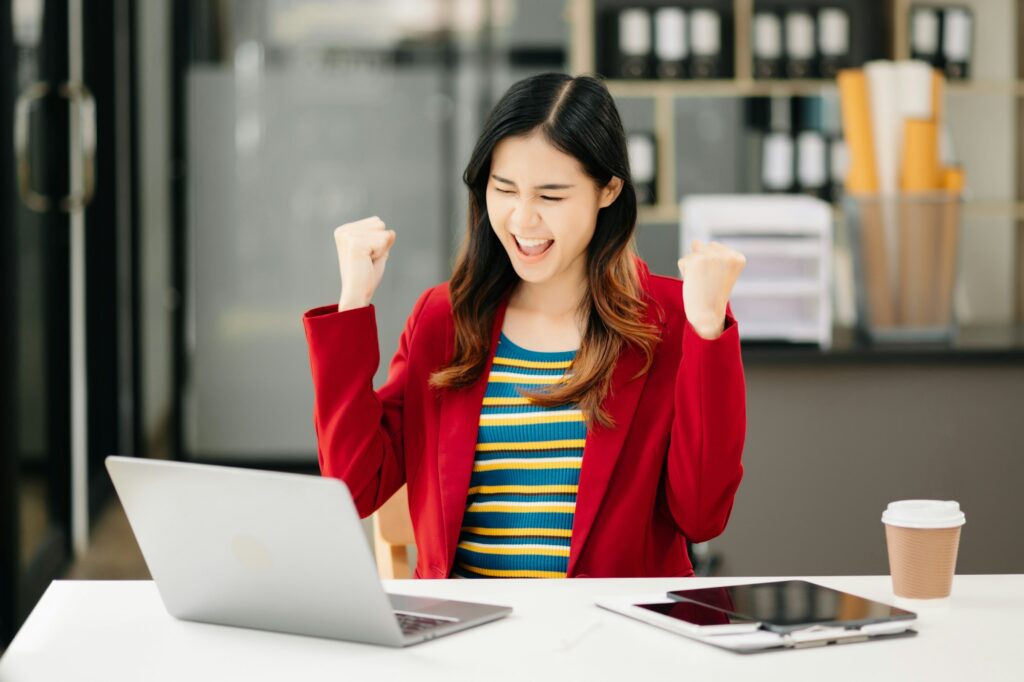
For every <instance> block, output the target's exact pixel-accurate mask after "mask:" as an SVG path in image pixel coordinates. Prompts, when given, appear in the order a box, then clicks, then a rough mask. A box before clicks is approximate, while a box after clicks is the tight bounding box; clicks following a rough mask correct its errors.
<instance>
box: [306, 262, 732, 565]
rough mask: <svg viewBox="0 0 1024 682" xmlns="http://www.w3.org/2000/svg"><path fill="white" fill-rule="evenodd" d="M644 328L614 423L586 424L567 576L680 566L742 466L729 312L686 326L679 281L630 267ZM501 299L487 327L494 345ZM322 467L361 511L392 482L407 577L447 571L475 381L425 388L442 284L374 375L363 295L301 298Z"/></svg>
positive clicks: (727, 507) (458, 521)
mask: <svg viewBox="0 0 1024 682" xmlns="http://www.w3.org/2000/svg"><path fill="white" fill-rule="evenodd" d="M639 266H640V277H641V282H642V285H643V288H644V290H645V291H646V292H647V294H648V299H649V305H648V314H647V319H648V322H651V323H654V324H656V325H657V326H658V327H659V329H660V332H661V341H660V343H658V344H657V346H656V347H655V353H654V364H653V365H652V366H651V368H650V370H649V371H648V372H647V373H646V374H644V375H643V376H641V377H639V378H636V379H632V377H633V376H634V375H635V374H636V373H637V372H638V371H639V370H640V369H641V367H642V365H643V359H644V358H643V355H642V353H640V352H639V351H637V350H636V349H635V348H633V347H632V346H627V349H626V350H625V351H623V353H622V355H621V356H620V358H619V360H618V363H617V364H616V366H615V370H614V374H613V379H612V385H611V390H610V392H609V395H608V396H607V398H606V399H605V402H604V406H605V408H606V409H607V410H608V413H609V414H610V415H611V416H612V418H613V419H614V420H615V424H616V426H615V428H611V429H604V428H601V427H599V426H596V425H595V426H594V427H593V428H591V429H590V431H589V432H588V434H587V440H586V445H585V447H584V450H583V467H582V469H581V471H580V482H579V492H578V494H577V500H576V515H575V518H574V521H573V531H572V540H571V547H570V553H569V567H568V575H569V577H580V578H583V577H594V578H596V577H626V576H632V577H636V576H686V575H693V568H692V566H691V564H690V559H689V557H688V556H687V553H686V544H685V540H686V539H687V538H689V539H690V540H691V541H694V542H701V541H704V540H708V539H710V538H713V537H715V536H716V535H719V534H720V533H721V532H722V530H723V529H724V528H725V524H726V521H727V520H728V518H729V514H730V512H731V510H732V504H733V497H734V496H735V494H736V489H737V488H738V487H739V483H740V478H741V477H742V475H743V466H742V464H741V463H740V455H741V453H742V451H743V441H744V437H745V435H746V398H745V387H744V380H743V365H742V362H741V359H740V343H739V336H738V330H737V326H736V321H735V319H733V317H732V313H731V310H730V311H729V312H728V314H727V315H726V326H725V332H724V333H723V334H722V335H721V336H720V337H719V338H717V339H715V340H713V341H709V340H706V339H702V338H701V337H700V336H698V335H697V333H696V331H695V330H694V329H693V327H691V326H690V324H689V323H688V322H687V321H686V316H685V315H684V312H683V297H682V282H681V281H680V280H678V279H674V278H671V277H662V276H659V275H652V274H650V272H649V271H648V269H647V266H646V265H645V264H643V263H642V262H640V263H639ZM506 305H507V300H506V301H503V302H502V303H501V305H500V307H499V308H498V312H497V316H496V317H495V320H494V328H493V330H492V333H491V358H493V357H494V353H495V350H496V348H497V345H498V335H499V332H500V331H501V326H502V321H503V319H504V315H505V307H506ZM303 322H304V325H305V329H306V339H307V341H308V344H309V358H310V365H311V367H312V372H313V387H314V391H315V404H314V418H313V422H314V425H315V427H316V434H317V440H318V451H319V457H320V470H321V472H322V473H323V475H324V476H334V477H337V478H340V479H342V480H344V481H345V482H346V483H347V484H348V487H349V489H350V490H351V491H352V496H353V497H354V498H355V503H356V507H357V508H358V510H359V513H360V515H362V516H364V517H365V516H369V515H370V514H372V513H373V512H374V511H375V510H376V509H377V508H378V507H380V506H381V505H382V504H384V502H386V501H387V500H388V498H389V497H391V495H392V494H393V493H394V492H395V491H396V490H398V489H399V488H400V487H401V486H402V484H403V483H408V486H409V487H408V492H409V509H410V512H411V514H412V522H413V527H414V531H415V535H416V546H417V550H418V561H417V564H416V572H415V576H416V577H418V578H447V577H448V575H449V574H450V571H451V567H452V562H453V560H454V557H455V546H456V544H457V542H458V537H459V531H460V529H461V526H462V515H463V512H464V511H465V508H466V497H467V493H468V490H469V479H470V473H471V470H472V466H473V459H474V448H475V446H476V438H477V429H478V424H479V417H480V409H481V405H482V402H483V396H484V391H485V389H486V386H487V375H488V373H489V372H490V366H491V362H490V360H489V361H488V363H487V366H486V368H485V369H484V372H483V374H481V376H480V379H479V380H478V381H477V382H476V383H475V384H473V385H472V386H469V387H467V388H464V389H461V390H458V391H437V390H435V389H431V388H430V386H429V385H428V384H427V378H428V377H429V376H430V374H431V372H432V371H434V370H436V369H437V368H439V367H440V366H442V365H443V364H444V363H445V362H446V361H447V360H448V359H449V358H450V357H451V355H452V353H453V349H454V341H453V339H454V326H453V320H452V308H451V302H450V300H449V297H448V286H447V284H441V285H438V286H435V287H433V288H432V289H428V290H427V291H426V292H424V293H423V295H421V296H420V298H419V300H418V301H417V302H416V305H415V307H414V308H413V311H412V314H411V315H410V316H409V319H408V322H407V323H406V326H405V330H404V331H403V332H402V335H401V338H400V339H399V342H398V351H397V352H396V353H395V356H394V358H392V360H391V366H390V370H389V372H388V378H387V381H386V383H385V384H384V385H383V386H382V387H381V388H380V389H379V390H377V391H374V389H373V384H372V381H373V376H374V374H375V372H376V370H377V367H378V363H379V361H380V356H379V350H378V341H377V326H376V318H375V313H374V307H373V306H372V305H370V306H367V307H365V308H357V309H355V310H348V311H345V312H341V313H339V312H337V306H326V307H323V308H316V309H314V310H311V311H309V312H307V313H306V314H305V316H304V318H303Z"/></svg>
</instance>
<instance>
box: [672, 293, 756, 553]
mask: <svg viewBox="0 0 1024 682" xmlns="http://www.w3.org/2000/svg"><path fill="white" fill-rule="evenodd" d="M674 400H675V415H674V417H673V422H672V432H671V435H670V438H669V451H668V458H667V462H666V475H665V478H664V480H663V485H664V486H665V491H664V492H665V500H666V502H667V506H668V511H669V513H670V515H671V517H672V519H673V521H674V522H675V524H676V526H677V527H678V528H679V530H680V531H681V532H682V533H683V535H685V536H686V537H687V538H688V539H689V540H691V541H692V542H704V541H706V540H710V539H711V538H713V537H715V536H717V535H720V534H721V533H722V531H723V530H725V524H726V522H727V521H728V520H729V515H730V513H731V512H732V505H733V499H734V497H735V495H736V490H737V488H739V485H740V479H741V478H742V477H743V464H742V463H741V461H740V457H741V455H742V454H743V443H744V440H745V438H746V431H747V407H746V385H745V382H744V378H743V360H742V357H741V355H740V340H739V329H738V328H737V325H736V319H735V318H734V317H733V316H732V310H731V308H729V309H727V311H726V319H725V330H724V331H723V332H722V334H721V336H719V337H718V338H717V339H713V340H708V339H704V338H702V337H701V336H700V335H699V334H697V332H696V330H695V329H694V328H693V327H692V326H691V325H690V323H689V321H686V322H685V323H684V328H683V354H682V360H681V362H680V364H679V369H678V373H677V375H676V382H675V396H674Z"/></svg>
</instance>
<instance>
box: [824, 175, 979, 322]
mask: <svg viewBox="0 0 1024 682" xmlns="http://www.w3.org/2000/svg"><path fill="white" fill-rule="evenodd" d="M960 205H961V197H960V195H958V194H953V193H951V192H946V191H936V192H918V193H912V194H910V193H908V194H899V195H896V196H878V195H860V196H847V197H846V199H845V200H844V202H843V208H844V213H845V217H846V220H845V223H846V227H847V230H848V236H849V244H850V249H851V252H852V255H853V264H854V284H855V291H856V299H857V326H858V328H859V329H860V330H862V331H863V332H864V333H865V334H866V335H867V336H868V338H870V339H871V340H873V341H882V342H944V341H950V340H951V339H952V337H953V335H954V333H955V330H956V323H955V320H954V315H953V290H954V286H955V284H956V279H957V272H958V261H959V251H960V249H959V241H960Z"/></svg>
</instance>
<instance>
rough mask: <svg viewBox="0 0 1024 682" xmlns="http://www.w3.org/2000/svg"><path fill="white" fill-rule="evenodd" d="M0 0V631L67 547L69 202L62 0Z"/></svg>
mask: <svg viewBox="0 0 1024 682" xmlns="http://www.w3.org/2000/svg"><path fill="white" fill-rule="evenodd" d="M0 7H2V8H3V9H2V11H0V14H2V15H3V16H2V19H0V29H2V35H0V43H2V45H0V49H2V50H3V55H4V58H3V70H4V74H5V78H4V79H3V81H2V82H3V91H2V98H3V101H2V109H3V123H4V129H3V130H2V131H0V132H2V135H0V137H3V138H4V143H3V146H2V147H0V149H2V150H3V158H2V159H0V161H2V164H0V165H2V166H3V171H2V172H3V175H2V177H3V193H4V201H2V202H0V206H2V207H3V210H4V211H5V215H4V216H3V220H2V221H0V225H2V231H3V247H4V248H3V264H2V266H3V267H2V268H0V269H2V270H3V273H4V277H5V278H6V282H5V286H3V287H2V289H3V295H4V297H5V299H4V301H3V305H2V306H0V309H2V311H3V312H2V314H3V316H4V332H3V334H2V336H3V344H4V345H3V358H2V361H3V364H4V372H3V375H4V381H3V389H2V390H3V391H4V407H5V409H3V410H2V412H0V419H2V420H3V427H2V429H0V433H2V438H3V450H2V455H0V456H2V457H3V467H4V471H3V474H4V475H3V477H2V478H3V483H2V485H3V490H2V491H0V499H2V500H3V502H2V505H3V507H2V509H3V511H2V513H3V524H2V525H3V536H2V542H3V546H2V547H0V555H2V557H3V559H2V562H3V581H4V584H3V585H2V589H3V597H2V598H3V603H2V607H3V612H2V613H0V627H2V632H0V639H2V640H4V641H6V640H8V639H9V638H10V637H11V636H12V635H13V634H14V631H15V630H16V629H17V627H18V625H19V624H20V623H21V621H22V620H23V619H24V617H25V616H26V615H27V612H28V611H29V609H30V608H31V606H32V605H33V604H35V602H36V600H37V599H38V597H39V595H41V594H42V592H43V590H45V588H46V586H47V585H48V584H49V582H50V580H52V579H53V578H55V577H56V576H57V575H58V574H59V572H60V571H61V569H62V568H63V566H64V565H65V564H66V562H67V561H68V559H69V556H70V550H71V540H70V539H71V514H70V499H71V496H70V480H71V457H70V452H71V431H70V427H71V414H70V403H69V401H68V400H67V396H69V394H70V387H71V381H70V376H71V374H70V354H71V328H70V311H71V299H70V272H69V267H68V263H69V259H70V246H71V245H70V232H69V227H70V215H71V214H70V213H68V212H67V211H66V210H62V207H61V206H62V198H66V195H67V189H68V187H69V176H68V168H69V164H68V162H67V157H68V152H67V150H68V148H69V132H70V131H69V126H68V122H67V121H68V114H67V103H66V100H65V98H63V97H61V94H60V88H61V86H62V84H64V83H66V82H67V81H68V14H67V3H66V2H60V1H52V0H48V1H46V2H45V3H44V2H43V0H35V1H31V2H28V1H24V0H15V1H14V2H5V3H3V4H2V5H0ZM8 74H11V75H13V78H9V77H7V75H8ZM12 131H13V133H14V134H13V135H12ZM12 142H13V144H12Z"/></svg>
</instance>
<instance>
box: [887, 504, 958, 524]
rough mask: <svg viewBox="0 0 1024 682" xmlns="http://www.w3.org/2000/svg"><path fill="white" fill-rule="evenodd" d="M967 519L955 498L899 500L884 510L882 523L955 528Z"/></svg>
mask: <svg viewBox="0 0 1024 682" xmlns="http://www.w3.org/2000/svg"><path fill="white" fill-rule="evenodd" d="M965 521H966V518H965V517H964V513H963V512H962V511H960V503H959V502H957V501H955V500H899V501H897V502H890V503H889V506H888V507H887V508H886V510H885V511H884V512H882V523H884V524H886V525H889V526H901V527H903V528H955V527H957V526H962V525H964V523H965Z"/></svg>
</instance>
